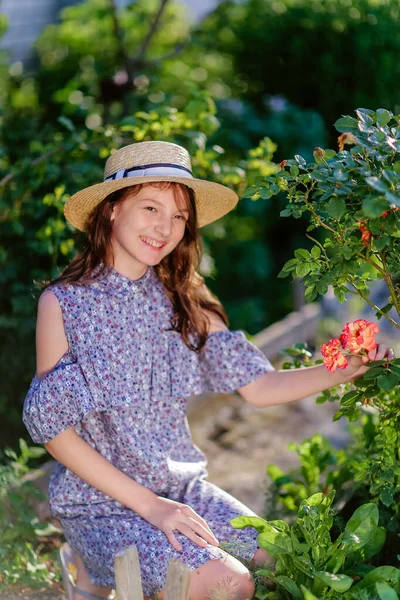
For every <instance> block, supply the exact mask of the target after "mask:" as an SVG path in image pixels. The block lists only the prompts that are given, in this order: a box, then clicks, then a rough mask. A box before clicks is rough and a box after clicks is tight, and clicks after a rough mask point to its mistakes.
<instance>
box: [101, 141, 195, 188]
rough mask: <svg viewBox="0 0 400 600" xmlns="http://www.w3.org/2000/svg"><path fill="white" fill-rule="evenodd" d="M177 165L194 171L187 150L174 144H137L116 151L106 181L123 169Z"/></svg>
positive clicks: (110, 158)
mask: <svg viewBox="0 0 400 600" xmlns="http://www.w3.org/2000/svg"><path fill="white" fill-rule="evenodd" d="M158 164H160V165H165V164H169V165H177V166H179V167H183V168H184V169H186V170H188V171H190V172H191V171H192V165H191V162H190V156H189V153H188V151H187V150H186V148H183V147H182V146H178V144H173V143H172V142H137V143H136V144H130V145H129V146H124V147H123V148H120V149H119V150H116V151H115V152H114V153H113V154H111V156H110V157H109V158H108V159H107V162H106V166H105V169H104V179H107V177H110V176H111V175H113V174H114V173H116V172H118V171H120V170H121V169H131V168H133V167H142V166H146V165H158Z"/></svg>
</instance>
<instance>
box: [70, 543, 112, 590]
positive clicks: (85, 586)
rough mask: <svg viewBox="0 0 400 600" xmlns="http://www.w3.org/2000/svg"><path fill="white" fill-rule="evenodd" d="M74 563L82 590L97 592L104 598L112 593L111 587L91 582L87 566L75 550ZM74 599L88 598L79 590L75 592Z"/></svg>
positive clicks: (77, 579) (77, 583)
mask: <svg viewBox="0 0 400 600" xmlns="http://www.w3.org/2000/svg"><path fill="white" fill-rule="evenodd" d="M74 564H75V566H76V568H77V577H76V585H77V587H78V588H80V589H81V590H84V591H85V592H90V593H91V594H96V595H97V596H101V597H102V598H107V596H108V595H109V594H110V593H111V589H110V588H106V587H102V586H99V585H95V584H94V583H92V582H91V580H90V577H89V574H88V572H87V571H86V567H85V565H84V563H83V561H82V559H81V557H80V556H79V554H77V553H76V552H74ZM74 600H86V598H85V599H84V597H83V596H81V595H80V594H79V592H74Z"/></svg>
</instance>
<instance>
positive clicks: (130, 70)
mask: <svg viewBox="0 0 400 600" xmlns="http://www.w3.org/2000/svg"><path fill="white" fill-rule="evenodd" d="M109 2H110V11H111V16H112V20H113V27H114V35H115V39H116V41H117V44H118V58H119V60H120V61H121V63H122V64H123V65H124V66H125V70H126V73H127V75H128V79H129V81H131V82H132V81H133V78H134V75H135V73H134V65H133V63H132V61H131V59H130V58H129V56H128V55H127V53H126V51H125V47H124V31H123V29H122V27H121V25H120V22H119V20H118V9H117V4H116V1H115V0H109Z"/></svg>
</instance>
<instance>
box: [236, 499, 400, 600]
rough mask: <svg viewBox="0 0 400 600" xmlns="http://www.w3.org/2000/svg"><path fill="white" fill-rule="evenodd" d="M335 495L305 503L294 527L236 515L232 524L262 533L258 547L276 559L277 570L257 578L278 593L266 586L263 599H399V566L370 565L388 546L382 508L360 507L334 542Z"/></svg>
mask: <svg viewBox="0 0 400 600" xmlns="http://www.w3.org/2000/svg"><path fill="white" fill-rule="evenodd" d="M334 494H335V492H331V493H329V494H328V495H324V494H322V493H317V494H313V495H311V496H310V497H308V498H306V499H304V500H302V502H301V503H300V506H299V509H298V512H297V518H296V520H295V521H294V523H293V524H292V525H289V524H288V523H286V522H285V521H282V520H276V521H265V520H263V519H260V518H259V517H236V518H235V519H233V520H232V521H231V523H232V525H233V526H234V527H235V528H236V529H242V528H244V527H254V528H255V529H256V530H257V531H258V532H259V536H258V539H257V541H258V544H259V546H260V547H261V548H264V549H265V550H266V551H267V552H268V554H269V555H270V556H271V557H273V558H274V559H275V567H274V570H273V571H272V570H270V569H264V568H263V569H260V570H259V571H256V574H257V575H258V576H259V577H263V578H264V581H265V580H269V581H272V582H274V583H275V585H276V589H275V590H274V591H270V589H269V588H268V587H266V585H265V586H262V585H261V586H259V588H258V590H257V597H258V598H266V599H268V598H269V599H271V600H286V599H287V598H293V599H294V600H303V599H304V600H310V599H313V598H317V599H319V600H322V599H324V598H332V599H334V600H335V599H338V598H343V600H351V599H356V598H359V599H360V600H361V599H363V598H366V599H367V598H371V600H372V598H375V597H377V594H378V597H379V594H380V593H382V594H383V593H384V592H386V593H391V594H392V595H393V598H397V597H398V596H397V594H398V593H399V592H400V571H399V570H398V569H396V568H395V567H379V568H376V569H374V568H373V567H372V566H370V565H369V564H367V561H369V560H370V559H371V558H372V557H373V556H374V555H375V554H377V553H378V552H379V550H380V549H381V547H382V545H383V544H384V542H385V530H384V529H383V528H382V527H381V526H379V512H378V508H377V507H376V505H375V504H372V503H368V504H364V505H362V506H360V507H359V508H358V509H357V510H356V511H355V512H354V513H353V515H352V516H351V517H350V519H349V520H348V521H347V523H346V524H345V526H344V528H343V531H342V532H341V533H340V534H339V535H338V536H337V537H336V538H333V537H332V535H331V530H332V526H333V511H332V509H331V504H332V501H333V498H334ZM355 577H357V579H358V582H357V583H355V582H354V578H355ZM263 588H264V594H263V593H262V592H263ZM388 590H389V591H388ZM364 592H367V594H365V593H364Z"/></svg>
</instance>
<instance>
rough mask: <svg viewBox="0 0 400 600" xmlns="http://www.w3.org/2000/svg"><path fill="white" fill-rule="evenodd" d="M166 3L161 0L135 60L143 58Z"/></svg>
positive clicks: (165, 0)
mask: <svg viewBox="0 0 400 600" xmlns="http://www.w3.org/2000/svg"><path fill="white" fill-rule="evenodd" d="M111 1H112V2H114V1H115V0H111ZM167 2H168V0H161V2H160V6H159V8H158V11H157V14H156V16H155V17H154V21H153V23H152V24H151V26H150V29H149V31H148V34H147V35H146V37H145V39H144V40H143V42H142V45H141V46H140V48H139V51H138V53H137V54H136V56H135V59H136V60H138V59H143V57H144V55H145V53H146V51H147V48H148V47H149V45H150V42H151V40H152V38H153V36H154V34H155V33H156V31H157V29H158V27H159V25H160V20H161V17H162V14H163V12H164V9H165V7H166V5H167Z"/></svg>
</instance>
